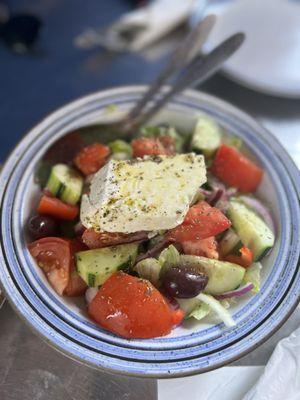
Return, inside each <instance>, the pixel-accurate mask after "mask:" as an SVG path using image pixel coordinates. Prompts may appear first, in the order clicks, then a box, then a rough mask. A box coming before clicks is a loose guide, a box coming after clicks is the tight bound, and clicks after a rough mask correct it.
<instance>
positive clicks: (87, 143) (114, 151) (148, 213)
mask: <svg viewBox="0 0 300 400" xmlns="http://www.w3.org/2000/svg"><path fill="white" fill-rule="evenodd" d="M101 137H102V136H101V132H94V131H93V132H91V134H90V135H82V134H81V133H80V130H78V131H75V132H72V133H71V134H69V135H67V136H66V137H65V138H62V139H61V140H59V141H58V142H57V143H56V144H55V145H54V146H52V147H51V148H50V149H49V150H48V151H47V153H46V154H45V157H44V158H43V160H42V162H41V165H40V167H39V168H38V171H37V174H36V180H37V182H38V183H39V184H40V185H41V191H40V194H39V197H38V198H37V199H36V201H37V208H36V213H35V215H32V216H31V217H30V219H29V221H28V223H27V226H26V231H27V234H28V237H29V238H30V239H29V244H28V249H29V252H30V253H31V255H32V257H33V258H34V259H35V261H36V263H37V265H38V266H39V268H41V269H42V271H43V272H44V273H45V276H46V277H47V279H48V281H49V284H50V285H51V286H52V288H53V289H54V290H55V291H56V292H57V293H58V295H60V296H69V297H76V296H85V300H86V308H87V313H88V315H89V317H90V318H91V319H92V320H93V321H94V322H95V323H97V324H99V325H100V327H102V328H104V329H106V330H108V331H110V332H112V333H114V334H117V335H119V336H122V337H125V338H145V339H146V338H155V337H159V336H164V335H167V334H169V333H170V332H171V330H172V329H174V328H175V327H176V326H178V325H180V324H184V323H185V321H186V320H188V319H194V320H199V321H200V320H202V319H204V318H205V317H206V316H208V315H215V316H217V317H218V318H219V319H220V321H222V322H224V324H225V326H227V327H231V326H234V325H235V321H234V320H233V318H232V316H231V314H230V307H231V305H232V304H233V303H234V302H236V301H238V299H239V298H240V297H242V296H245V295H249V294H255V293H257V292H259V290H260V270H261V264H260V260H261V259H262V258H263V257H264V256H265V255H266V254H267V253H268V252H269V251H270V249H271V248H272V246H273V245H274V240H275V237H274V225H273V221H272V217H271V213H270V211H269V210H268V208H267V207H266V206H265V205H264V204H263V203H262V202H261V201H260V200H259V199H258V198H257V197H256V196H255V192H256V189H257V188H258V186H259V185H260V183H261V181H262V178H263V174H264V171H263V170H262V168H261V167H260V166H259V165H257V164H256V163H255V162H254V161H252V160H251V157H250V158H249V156H248V155H245V151H244V147H243V143H242V142H241V140H240V139H238V138H235V137H232V136H230V135H228V134H227V133H226V132H225V131H224V129H223V128H222V127H221V126H220V125H219V124H218V123H217V122H216V121H215V120H214V119H212V118H211V117H210V116H209V115H206V114H202V115H199V117H198V120H197V122H196V125H195V127H194V130H193V132H191V133H190V134H186V133H185V134H182V133H180V132H179V131H178V130H177V129H176V128H175V127H173V126H170V125H167V124H161V125H158V126H146V127H143V128H142V129H140V131H139V132H137V134H136V137H135V139H133V140H131V141H125V140H123V139H116V140H114V141H111V142H109V141H105V142H104V140H102V141H101V140H99V138H100V139H101Z"/></svg>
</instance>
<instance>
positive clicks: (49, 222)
mask: <svg viewBox="0 0 300 400" xmlns="http://www.w3.org/2000/svg"><path fill="white" fill-rule="evenodd" d="M27 229H28V232H29V233H30V235H31V236H32V237H33V239H41V238H43V237H47V236H54V235H55V234H56V232H57V223H56V222H55V220H54V219H53V218H51V217H48V216H47V215H34V216H33V217H31V218H30V219H29V221H28V225H27Z"/></svg>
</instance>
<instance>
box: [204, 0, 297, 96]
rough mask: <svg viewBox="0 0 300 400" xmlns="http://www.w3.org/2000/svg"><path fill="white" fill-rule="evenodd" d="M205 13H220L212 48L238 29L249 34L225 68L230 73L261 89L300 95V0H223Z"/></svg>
mask: <svg viewBox="0 0 300 400" xmlns="http://www.w3.org/2000/svg"><path fill="white" fill-rule="evenodd" d="M205 13H206V14H208V13H215V14H217V15H218V21H217V23H216V26H215V28H214V30H213V32H212V33H211V35H210V37H209V39H208V42H207V48H208V49H209V48H211V47H212V46H214V45H216V44H217V43H219V42H220V41H221V40H223V39H224V38H226V37H227V36H229V35H231V34H233V33H235V32H237V31H243V32H245V33H246V41H245V43H244V44H243V46H242V48H241V49H240V50H239V51H238V52H237V53H236V54H235V55H234V56H233V57H232V58H231V59H230V60H229V61H228V62H227V63H226V64H225V66H224V68H223V71H224V72H225V73H226V74H227V75H229V76H230V77H231V78H232V79H233V80H235V81H237V82H239V83H240V84H242V85H244V86H247V87H249V88H251V89H254V90H257V91H259V92H264V93H267V94H271V95H276V96H281V97H289V98H300V1H297V0H235V1H225V2H224V1H222V2H217V3H215V4H213V5H211V6H208V7H207V8H206V10H205Z"/></svg>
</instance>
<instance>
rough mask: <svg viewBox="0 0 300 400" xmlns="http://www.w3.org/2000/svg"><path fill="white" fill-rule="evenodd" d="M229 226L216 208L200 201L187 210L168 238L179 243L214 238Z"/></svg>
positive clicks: (227, 220)
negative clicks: (181, 221)
mask: <svg viewBox="0 0 300 400" xmlns="http://www.w3.org/2000/svg"><path fill="white" fill-rule="evenodd" d="M230 225H231V222H230V221H229V219H228V218H226V217H225V215H224V214H223V213H222V212H221V211H220V210H219V209H218V208H215V207H211V206H210V205H209V204H208V203H206V202H205V201H201V202H200V203H198V204H195V205H194V206H192V207H191V208H190V209H189V211H188V213H187V215H186V217H185V219H184V221H183V223H182V224H181V225H179V226H177V227H176V228H173V229H171V230H170V231H169V233H168V237H170V238H171V239H173V240H174V241H175V242H179V243H182V242H185V241H195V240H196V241H198V240H200V239H206V238H208V237H211V236H215V235H217V234H218V233H221V232H223V231H225V230H226V229H228V228H229V227H230Z"/></svg>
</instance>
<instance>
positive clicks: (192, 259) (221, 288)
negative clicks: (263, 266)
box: [180, 255, 245, 295]
mask: <svg viewBox="0 0 300 400" xmlns="http://www.w3.org/2000/svg"><path fill="white" fill-rule="evenodd" d="M180 264H182V265H187V266H188V265H193V266H199V269H201V271H203V272H204V273H205V274H206V275H207V276H208V284H207V285H206V287H205V289H204V292H205V293H208V294H212V295H218V294H222V293H225V292H229V291H230V290H234V289H236V288H237V287H239V286H240V284H241V283H242V281H243V278H244V275H245V268H243V267H241V266H240V265H237V264H233V263H230V262H227V261H219V260H213V259H210V258H206V257H199V256H187V255H182V256H181V257H180Z"/></svg>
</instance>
